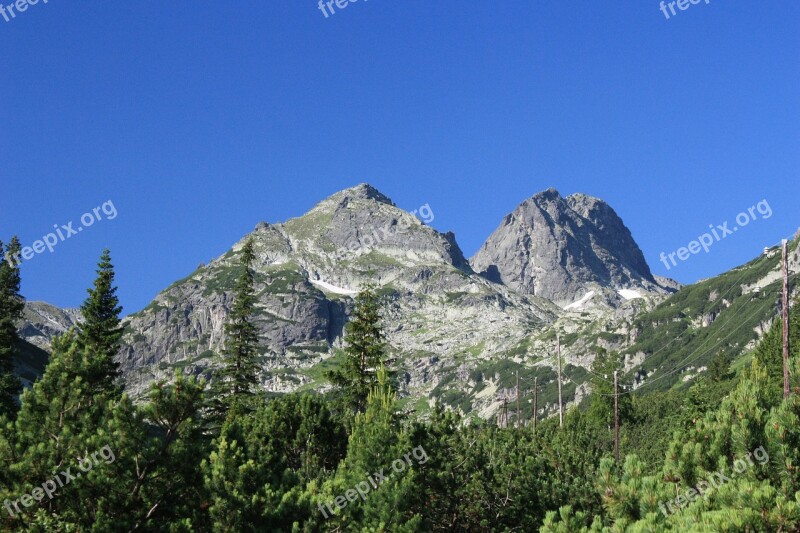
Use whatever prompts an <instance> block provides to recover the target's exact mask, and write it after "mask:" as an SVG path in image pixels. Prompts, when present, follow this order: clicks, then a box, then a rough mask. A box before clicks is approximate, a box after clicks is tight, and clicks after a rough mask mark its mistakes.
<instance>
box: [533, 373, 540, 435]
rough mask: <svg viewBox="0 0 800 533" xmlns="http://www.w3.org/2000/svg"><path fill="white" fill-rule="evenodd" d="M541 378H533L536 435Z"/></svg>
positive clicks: (534, 427)
mask: <svg viewBox="0 0 800 533" xmlns="http://www.w3.org/2000/svg"><path fill="white" fill-rule="evenodd" d="M538 382H539V378H538V377H536V378H533V434H534V435H536V415H538V414H539V387H538V386H537V385H538Z"/></svg>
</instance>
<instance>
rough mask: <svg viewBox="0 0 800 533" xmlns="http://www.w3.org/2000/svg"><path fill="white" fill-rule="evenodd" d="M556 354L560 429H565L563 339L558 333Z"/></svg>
mask: <svg viewBox="0 0 800 533" xmlns="http://www.w3.org/2000/svg"><path fill="white" fill-rule="evenodd" d="M556 354H557V356H558V427H564V401H563V400H562V399H561V339H560V338H559V336H558V333H556Z"/></svg>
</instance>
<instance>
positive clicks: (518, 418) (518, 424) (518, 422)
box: [517, 370, 522, 429]
mask: <svg viewBox="0 0 800 533" xmlns="http://www.w3.org/2000/svg"><path fill="white" fill-rule="evenodd" d="M521 423H522V419H521V418H520V417H519V370H517V429H519V427H520V424H521Z"/></svg>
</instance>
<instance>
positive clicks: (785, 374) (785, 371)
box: [781, 239, 789, 398]
mask: <svg viewBox="0 0 800 533" xmlns="http://www.w3.org/2000/svg"><path fill="white" fill-rule="evenodd" d="M781 244H782V245H783V246H782V248H783V254H782V256H781V266H782V267H783V306H782V307H783V308H782V309H781V314H782V315H783V397H784V398H788V397H789V254H788V253H787V242H786V239H783V242H782V243H781Z"/></svg>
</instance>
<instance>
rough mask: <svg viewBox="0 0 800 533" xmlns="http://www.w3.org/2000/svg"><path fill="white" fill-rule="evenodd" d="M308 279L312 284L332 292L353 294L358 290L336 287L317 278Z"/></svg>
mask: <svg viewBox="0 0 800 533" xmlns="http://www.w3.org/2000/svg"><path fill="white" fill-rule="evenodd" d="M308 281H310V282H311V284H312V285H316V286H318V287H322V288H323V289H325V290H326V291H328V292H332V293H334V294H345V295H347V296H353V295H354V294H358V291H352V290H350V289H345V288H343V287H337V286H336V285H331V284H330V283H327V282H325V281H322V280H319V279H310V280H308Z"/></svg>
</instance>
